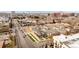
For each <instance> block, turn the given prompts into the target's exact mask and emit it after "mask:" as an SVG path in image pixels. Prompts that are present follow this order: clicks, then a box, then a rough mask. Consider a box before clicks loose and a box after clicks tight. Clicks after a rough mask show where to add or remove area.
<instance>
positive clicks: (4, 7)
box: [0, 0, 79, 12]
mask: <svg viewBox="0 0 79 59" xmlns="http://www.w3.org/2000/svg"><path fill="white" fill-rule="evenodd" d="M0 11H75V12H78V11H79V1H78V0H1V1H0Z"/></svg>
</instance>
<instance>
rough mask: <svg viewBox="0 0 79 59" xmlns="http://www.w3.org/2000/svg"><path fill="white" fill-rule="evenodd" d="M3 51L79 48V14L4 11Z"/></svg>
mask: <svg viewBox="0 0 79 59" xmlns="http://www.w3.org/2000/svg"><path fill="white" fill-rule="evenodd" d="M0 48H79V13H77V12H64V11H59V12H56V11H55V12H54V11H24V12H23V11H6V12H3V11H2V12H0Z"/></svg>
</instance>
